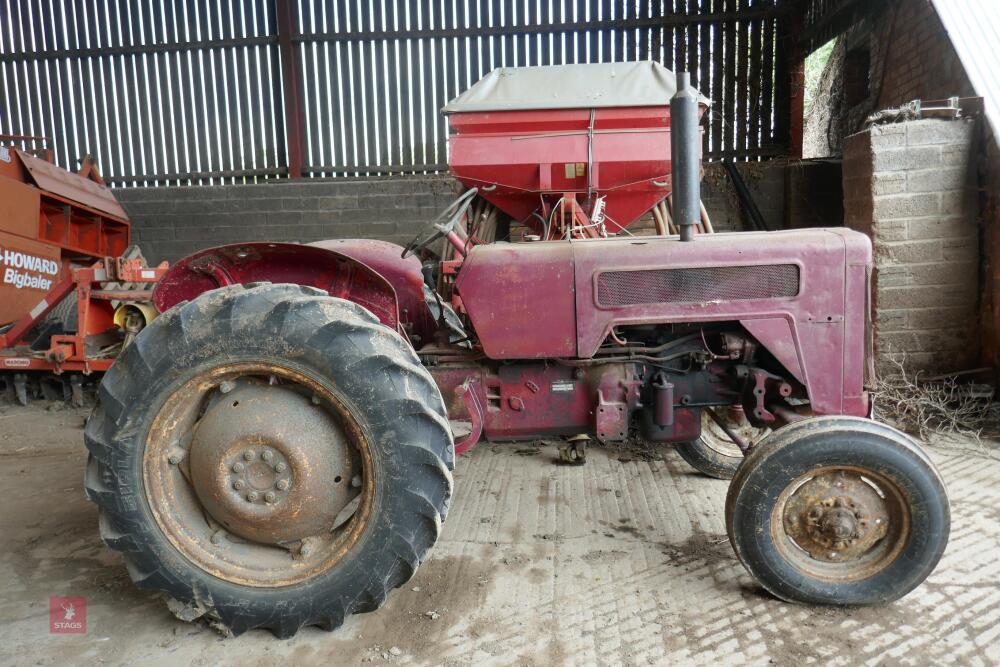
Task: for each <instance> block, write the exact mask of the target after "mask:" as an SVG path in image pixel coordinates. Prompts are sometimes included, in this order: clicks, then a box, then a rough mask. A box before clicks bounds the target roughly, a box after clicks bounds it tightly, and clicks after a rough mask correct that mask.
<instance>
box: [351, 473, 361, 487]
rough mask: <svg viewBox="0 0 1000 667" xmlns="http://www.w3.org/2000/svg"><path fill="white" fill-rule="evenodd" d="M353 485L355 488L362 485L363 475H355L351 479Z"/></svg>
mask: <svg viewBox="0 0 1000 667" xmlns="http://www.w3.org/2000/svg"><path fill="white" fill-rule="evenodd" d="M351 486H353V487H354V488H355V489H356V488H358V487H359V486H361V475H355V476H354V477H353V478H352V479H351Z"/></svg>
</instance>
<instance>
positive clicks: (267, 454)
mask: <svg viewBox="0 0 1000 667" xmlns="http://www.w3.org/2000/svg"><path fill="white" fill-rule="evenodd" d="M260 458H262V459H264V460H265V461H267V462H268V463H270V462H271V460H272V459H273V458H274V452H272V451H271V450H270V449H265V450H264V451H263V452H262V453H261V455H260Z"/></svg>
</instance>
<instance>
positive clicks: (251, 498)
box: [247, 491, 258, 502]
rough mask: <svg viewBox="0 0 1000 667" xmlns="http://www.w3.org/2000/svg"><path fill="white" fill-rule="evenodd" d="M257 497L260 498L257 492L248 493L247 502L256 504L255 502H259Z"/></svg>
mask: <svg viewBox="0 0 1000 667" xmlns="http://www.w3.org/2000/svg"><path fill="white" fill-rule="evenodd" d="M257 497H258V496H257V492H256V491H249V492H247V500H249V501H250V502H254V501H255V500H257Z"/></svg>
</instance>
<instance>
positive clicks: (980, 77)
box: [932, 0, 1000, 137]
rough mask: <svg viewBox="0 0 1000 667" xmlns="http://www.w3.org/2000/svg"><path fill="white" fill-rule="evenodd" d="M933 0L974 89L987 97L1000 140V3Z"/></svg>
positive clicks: (988, 113)
mask: <svg viewBox="0 0 1000 667" xmlns="http://www.w3.org/2000/svg"><path fill="white" fill-rule="evenodd" d="M932 1H933V3H934V7H935V9H937V13H938V16H939V17H941V23H943V24H944V28H945V30H947V31H948V38H949V39H950V40H951V43H952V45H953V46H954V47H955V51H956V52H957V53H958V57H959V59H960V60H961V61H962V66H963V67H964V68H965V73H966V74H967V75H968V77H969V81H970V82H971V83H972V87H973V88H975V90H976V93H977V94H978V95H980V96H981V97H982V98H983V106H984V108H985V113H986V119H987V121H989V124H990V127H992V128H993V134H994V135H995V136H998V137H1000V3H998V2H997V0H932Z"/></svg>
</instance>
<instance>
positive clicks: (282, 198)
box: [115, 161, 841, 262]
mask: <svg viewBox="0 0 1000 667" xmlns="http://www.w3.org/2000/svg"><path fill="white" fill-rule="evenodd" d="M737 169H739V170H740V172H741V174H742V175H743V179H744V181H745V182H746V184H747V187H748V189H749V190H750V193H751V196H753V198H754V201H756V202H757V206H758V207H759V208H760V211H761V214H762V215H763V217H764V219H765V221H766V223H767V224H768V226H769V228H771V229H782V228H785V227H787V226H789V211H788V210H787V207H788V206H793V207H794V209H795V211H794V212H793V215H792V216H791V226H826V225H839V224H841V212H840V209H839V181H838V183H837V185H838V187H837V188H836V193H833V194H834V195H835V196H832V195H831V193H830V192H827V190H828V189H829V181H830V180H831V177H830V175H829V174H827V171H828V170H829V165H826V168H824V165H822V164H819V163H798V164H785V163H781V162H777V161H773V162H743V163H739V164H737ZM834 180H837V179H834ZM459 187H460V186H458V184H457V183H456V182H455V181H454V180H453V179H451V178H450V177H448V176H443V175H442V176H433V177H399V178H382V179H367V180H330V181H319V180H316V181H297V182H291V181H287V180H282V181H275V182H271V183H264V184H260V185H223V186H207V187H161V188H119V189H116V190H115V195H116V196H117V197H118V199H119V201H121V203H122V205H123V206H124V207H125V210H126V211H127V212H128V214H129V217H130V218H131V220H132V230H133V240H134V242H135V243H138V244H139V246H140V247H141V248H142V250H143V253H144V254H145V256H146V258H147V259H148V260H149V261H151V262H159V261H162V260H168V261H176V260H178V259H180V258H181V257H184V256H185V255H187V254H189V253H191V252H194V251H196V250H199V249H201V248H204V247H207V246H213V245H223V244H227V243H240V242H243V241H301V242H309V241H317V240H320V239H331V238H355V237H362V238H374V239H380V240H386V241H393V242H395V243H405V242H407V241H409V240H410V239H411V238H412V237H413V236H414V235H415V234H416V233H417V232H418V231H419V230H420V229H422V228H423V226H424V225H426V224H427V223H428V222H429V221H430V220H432V219H434V218H435V217H436V216H437V215H438V213H440V212H441V210H442V209H444V207H445V206H447V205H448V204H449V203H451V201H452V200H453V199H454V198H455V197H456V196H457V193H458V192H459ZM701 187H702V199H703V201H704V202H705V208H706V209H707V210H708V212H709V215H710V216H711V218H712V223H713V225H714V226H715V229H716V230H718V231H741V230H745V229H748V227H747V223H746V222H745V221H744V219H743V217H744V216H743V213H742V212H741V210H740V205H739V201H738V199H737V197H736V193H735V191H734V190H733V187H732V183H731V182H730V180H729V176H728V175H727V174H726V172H725V170H724V169H723V167H722V165H721V164H718V163H709V164H707V165H705V173H704V177H703V179H702V186H701ZM824 193H825V194H824ZM786 202H787V205H786ZM631 230H632V231H633V233H638V234H643V233H653V224H652V218H651V217H649V218H648V219H647V220H642V221H639V222H637V223H635V224H634V225H633V226H632V227H631Z"/></svg>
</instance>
